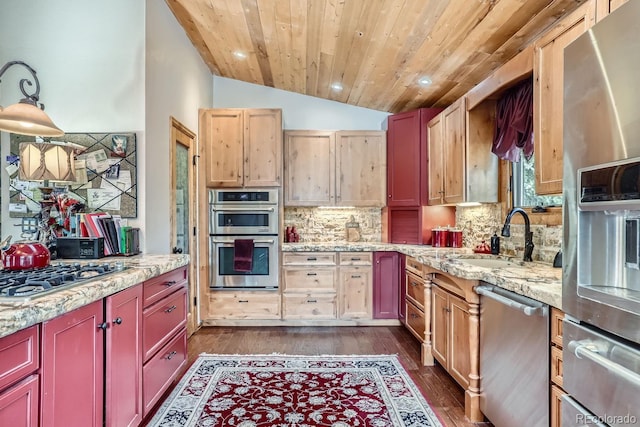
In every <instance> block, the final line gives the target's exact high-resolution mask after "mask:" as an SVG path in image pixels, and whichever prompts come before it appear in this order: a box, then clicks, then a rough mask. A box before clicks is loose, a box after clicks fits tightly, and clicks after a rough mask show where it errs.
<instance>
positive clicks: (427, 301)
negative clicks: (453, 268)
mask: <svg viewBox="0 0 640 427" xmlns="http://www.w3.org/2000/svg"><path fill="white" fill-rule="evenodd" d="M405 276H406V282H407V285H406V291H405V292H406V294H405V311H406V324H405V325H406V327H407V329H409V332H411V333H412V334H413V335H414V336H415V337H416V338H418V340H419V341H420V343H421V344H420V345H421V357H422V364H423V365H424V366H433V363H434V359H433V351H432V348H431V282H430V281H428V280H426V279H425V277H426V273H425V272H424V270H423V265H422V264H421V263H420V262H418V260H416V259H415V258H412V257H406V266H405Z"/></svg>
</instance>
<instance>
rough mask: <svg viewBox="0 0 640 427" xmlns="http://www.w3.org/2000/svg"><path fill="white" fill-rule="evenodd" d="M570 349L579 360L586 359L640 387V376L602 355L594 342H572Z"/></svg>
mask: <svg viewBox="0 0 640 427" xmlns="http://www.w3.org/2000/svg"><path fill="white" fill-rule="evenodd" d="M569 349H570V350H571V351H572V352H573V353H574V354H575V355H576V357H577V358H578V359H582V358H585V359H587V360H589V361H591V362H593V363H595V364H596V365H600V366H603V367H604V368H606V369H607V370H608V371H609V372H613V373H614V374H617V375H618V376H620V377H622V378H624V379H626V380H627V381H629V382H632V383H633V384H635V386H636V387H640V375H638V374H637V373H635V372H634V371H632V370H631V369H627V368H625V367H624V366H622V365H620V364H618V363H616V362H613V361H611V360H609V359H608V358H606V357H605V356H603V355H601V354H600V349H599V348H598V346H597V345H596V344H595V343H594V342H593V341H591V340H584V341H570V342H569Z"/></svg>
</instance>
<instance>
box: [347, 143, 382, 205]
mask: <svg viewBox="0 0 640 427" xmlns="http://www.w3.org/2000/svg"><path fill="white" fill-rule="evenodd" d="M386 140H387V138H386V133H385V132H384V131H341V132H337V133H336V205H338V206H374V207H375V206H377V207H382V206H384V205H385V204H386V200H387V197H386V194H387V189H386V186H385V182H386V175H387V146H386Z"/></svg>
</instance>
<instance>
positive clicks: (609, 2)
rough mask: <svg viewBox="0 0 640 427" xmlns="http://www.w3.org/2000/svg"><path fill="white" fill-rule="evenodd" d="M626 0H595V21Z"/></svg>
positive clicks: (598, 20)
mask: <svg viewBox="0 0 640 427" xmlns="http://www.w3.org/2000/svg"><path fill="white" fill-rule="evenodd" d="M627 1H628V0H597V8H598V9H597V11H596V21H597V22H600V21H601V20H602V19H603V18H605V17H606V16H607V15H609V14H610V13H611V12H613V11H614V10H616V9H617V8H619V7H620V6H622V5H623V4H625V3H626V2H627Z"/></svg>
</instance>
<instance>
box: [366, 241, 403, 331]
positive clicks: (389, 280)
mask: <svg viewBox="0 0 640 427" xmlns="http://www.w3.org/2000/svg"><path fill="white" fill-rule="evenodd" d="M373 268H374V274H373V318H374V319H397V318H398V306H399V302H398V298H399V296H400V263H399V254H398V253H397V252H374V253H373Z"/></svg>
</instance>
